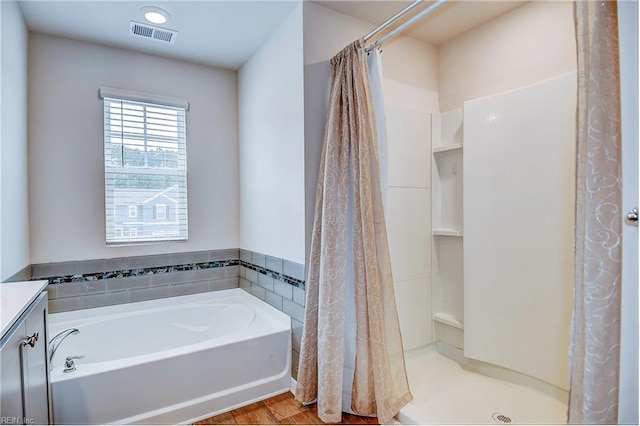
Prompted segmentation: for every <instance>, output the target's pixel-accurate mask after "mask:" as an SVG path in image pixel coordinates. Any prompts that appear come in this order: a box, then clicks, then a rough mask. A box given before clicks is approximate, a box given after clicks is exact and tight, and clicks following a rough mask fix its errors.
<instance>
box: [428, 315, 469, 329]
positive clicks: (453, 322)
mask: <svg viewBox="0 0 640 426" xmlns="http://www.w3.org/2000/svg"><path fill="white" fill-rule="evenodd" d="M433 320H434V321H437V322H440V323H442V324H447V325H450V326H451V327H455V328H459V329H461V330H462V329H463V328H464V326H463V325H462V323H461V322H460V321H458V320H457V319H456V317H454V316H453V315H449V314H445V313H444V312H438V313H437V314H433Z"/></svg>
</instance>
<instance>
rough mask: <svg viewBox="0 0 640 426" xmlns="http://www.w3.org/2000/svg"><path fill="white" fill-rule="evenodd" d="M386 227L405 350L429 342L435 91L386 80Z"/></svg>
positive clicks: (430, 328) (430, 332)
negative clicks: (432, 114) (432, 146)
mask: <svg viewBox="0 0 640 426" xmlns="http://www.w3.org/2000/svg"><path fill="white" fill-rule="evenodd" d="M384 86H385V89H384V91H385V93H384V95H385V110H386V111H385V112H386V122H387V123H386V124H387V139H388V140H387V146H388V154H387V157H388V182H387V184H388V186H387V205H386V207H387V210H386V219H387V231H388V238H389V250H390V254H391V266H392V269H393V278H394V281H395V282H394V288H395V294H396V302H397V308H398V317H399V319H400V329H401V331H402V337H403V344H404V348H405V349H413V348H417V347H419V346H423V345H426V344H429V343H431V342H432V341H433V333H432V320H431V316H432V304H431V189H430V188H431V114H430V113H431V112H437V111H438V94H437V92H434V91H431V90H428V89H424V88H420V87H415V86H412V85H409V84H406V83H404V82H399V81H393V80H389V79H385V82H384Z"/></svg>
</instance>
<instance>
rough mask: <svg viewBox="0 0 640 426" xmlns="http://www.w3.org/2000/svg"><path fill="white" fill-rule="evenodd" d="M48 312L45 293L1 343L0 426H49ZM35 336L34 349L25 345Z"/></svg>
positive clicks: (28, 309)
mask: <svg viewBox="0 0 640 426" xmlns="http://www.w3.org/2000/svg"><path fill="white" fill-rule="evenodd" d="M46 308H47V294H46V293H42V294H41V295H40V296H38V298H37V299H36V300H35V301H34V302H33V303H32V304H31V305H30V306H29V308H27V310H26V311H25V313H24V314H22V316H21V317H20V319H19V320H18V321H17V322H16V324H15V325H14V326H13V327H11V329H10V330H9V332H8V333H7V334H6V335H5V336H4V337H3V338H2V340H1V341H0V366H1V370H0V378H1V381H0V383H1V385H0V416H1V418H2V419H4V421H3V422H0V423H10V424H24V423H26V424H49V423H50V421H49V419H50V415H49V411H50V410H49V407H50V404H49V371H48V364H47V333H46V330H47V327H46V321H47V317H46V314H47V310H46ZM35 333H38V339H37V340H36V341H35V342H34V343H35V344H34V346H33V347H31V346H30V345H23V342H24V341H25V339H26V338H27V337H28V336H33V335H34V334H35Z"/></svg>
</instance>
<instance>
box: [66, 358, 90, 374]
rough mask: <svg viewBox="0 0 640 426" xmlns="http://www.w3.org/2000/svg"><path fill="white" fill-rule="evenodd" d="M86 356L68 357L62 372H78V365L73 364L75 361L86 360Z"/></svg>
mask: <svg viewBox="0 0 640 426" xmlns="http://www.w3.org/2000/svg"><path fill="white" fill-rule="evenodd" d="M84 357H85V356H84V355H71V356H68V357H67V359H66V360H65V361H64V370H62V372H63V373H71V372H72V371H76V365H75V363H74V362H73V360H74V359H82V358H84Z"/></svg>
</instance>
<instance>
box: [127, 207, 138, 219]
mask: <svg viewBox="0 0 640 426" xmlns="http://www.w3.org/2000/svg"><path fill="white" fill-rule="evenodd" d="M129 217H138V207H137V206H129Z"/></svg>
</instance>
